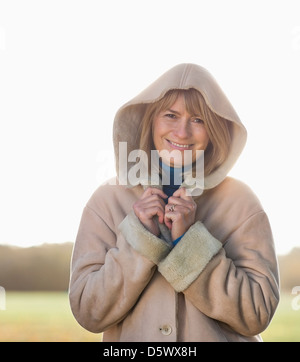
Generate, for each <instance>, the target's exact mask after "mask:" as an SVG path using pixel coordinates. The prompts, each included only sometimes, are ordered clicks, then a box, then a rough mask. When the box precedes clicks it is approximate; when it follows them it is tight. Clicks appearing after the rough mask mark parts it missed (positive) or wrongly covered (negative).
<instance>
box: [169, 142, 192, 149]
mask: <svg viewBox="0 0 300 362" xmlns="http://www.w3.org/2000/svg"><path fill="white" fill-rule="evenodd" d="M170 143H171V144H172V145H174V146H177V147H182V148H189V147H190V145H180V144H179V143H175V142H172V141H170Z"/></svg>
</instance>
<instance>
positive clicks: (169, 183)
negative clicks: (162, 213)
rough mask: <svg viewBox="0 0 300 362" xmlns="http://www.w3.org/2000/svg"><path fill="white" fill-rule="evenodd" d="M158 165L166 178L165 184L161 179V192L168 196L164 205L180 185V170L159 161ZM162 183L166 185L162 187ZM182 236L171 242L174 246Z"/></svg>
mask: <svg viewBox="0 0 300 362" xmlns="http://www.w3.org/2000/svg"><path fill="white" fill-rule="evenodd" d="M160 165H161V167H162V171H163V173H164V176H165V177H166V180H165V182H164V178H163V179H162V181H163V192H164V193H165V194H167V195H168V198H167V199H165V203H167V202H168V199H169V197H170V196H172V195H173V193H174V192H175V191H176V190H178V189H179V186H180V185H181V184H182V168H174V167H170V166H167V165H165V164H164V163H162V162H161V161H160ZM168 177H169V179H168ZM164 183H166V184H165V185H164ZM183 235H184V234H183ZM183 235H181V236H180V237H179V238H177V239H176V240H174V241H173V245H174V246H175V245H176V244H177V243H178V242H179V241H180V239H181V238H182V237H183Z"/></svg>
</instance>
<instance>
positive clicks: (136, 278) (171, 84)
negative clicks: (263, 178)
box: [69, 64, 279, 342]
mask: <svg viewBox="0 0 300 362" xmlns="http://www.w3.org/2000/svg"><path fill="white" fill-rule="evenodd" d="M188 88H195V89H197V90H198V91H200V92H201V94H202V95H203V97H204V99H205V101H206V103H207V105H208V106H209V107H210V108H211V110H213V111H214V112H215V113H217V114H218V115H220V116H222V117H223V118H226V119H227V120H229V121H231V122H233V141H232V144H231V147H230V152H229V156H228V158H227V159H226V161H225V162H224V163H223V164H222V165H221V166H220V167H219V168H218V169H216V170H215V171H214V172H213V173H211V174H210V175H209V176H208V177H206V178H205V187H204V192H203V193H202V195H201V196H198V197H195V202H196V203H197V214H196V222H195V223H194V224H193V225H192V226H191V227H190V228H189V229H188V231H187V232H186V233H185V234H184V236H183V237H182V239H181V240H180V242H179V243H178V244H177V245H176V246H175V247H173V246H172V243H171V237H170V233H169V231H168V229H167V228H166V227H163V226H160V229H161V237H160V238H158V237H156V236H154V235H153V234H151V233H150V232H149V231H148V230H147V229H145V228H144V226H143V225H142V224H141V223H140V221H139V219H138V218H137V217H136V216H135V214H134V212H133V210H132V205H133V203H134V202H135V201H137V200H138V199H139V198H140V197H141V195H142V193H143V192H144V187H143V186H141V185H138V186H134V187H128V186H124V185H116V184H110V183H108V184H106V185H102V186H100V187H99V188H98V189H97V190H96V192H95V193H94V194H93V195H92V197H91V198H90V200H89V201H88V203H87V205H86V207H85V209H84V211H83V215H82V220H81V223H80V227H79V231H78V235H77V239H76V242H75V246H74V250H73V256H72V267H71V280H70V290H69V297H70V304H71V308H72V311H73V313H74V316H75V318H76V319H77V321H78V322H79V323H80V324H81V325H82V326H83V327H84V328H86V329H88V330H90V331H92V332H96V333H97V332H104V333H103V340H104V341H151V342H155V341H161V342H163V341H168V342H173V341H183V342H186V341H189V342H192V341H260V340H261V338H260V336H259V333H260V332H262V331H263V330H264V329H265V328H266V327H267V326H268V325H269V323H270V321H271V319H272V317H273V314H274V312H275V310H276V307H277V305H278V301H279V285H278V284H279V280H278V269H277V259H276V255H275V251H274V244H273V238H272V232H271V229H270V225H269V221H268V218H267V216H266V214H265V212H264V210H263V208H262V206H261V204H260V202H259V200H258V199H257V197H256V196H255V195H254V193H253V192H252V191H251V190H250V188H249V187H248V186H246V185H245V184H244V183H242V182H240V181H237V180H235V179H233V178H230V177H228V176H227V174H228V171H229V170H230V169H231V167H232V166H233V164H234V163H235V161H236V159H237V158H238V156H239V155H240V153H241V151H242V149H243V147H244V145H245V142H246V131H245V128H244V126H243V125H242V124H241V122H240V120H239V117H238V116H237V114H236V112H235V111H234V109H233V107H232V106H231V104H230V103H229V101H228V100H227V98H226V97H225V95H224V93H223V92H222V90H221V89H220V87H219V86H218V84H217V83H216V81H215V80H214V78H213V77H212V76H211V75H210V74H209V73H208V72H207V71H206V70H205V69H203V68H202V67H200V66H198V65H194V64H180V65H178V66H176V67H174V68H172V69H171V70H169V71H167V72H166V73H165V74H163V75H162V76H161V77H160V78H159V79H158V80H157V81H155V82H154V83H153V84H151V85H150V86H149V87H148V88H147V89H145V90H144V91H143V92H142V93H140V94H139V95H138V96H137V97H135V98H134V99H133V100H131V101H130V102H128V103H127V104H125V105H124V106H123V107H121V108H120V109H119V111H118V112H117V114H116V117H115V121H114V134H113V137H114V146H115V154H116V161H117V165H118V160H119V154H118V150H119V148H118V144H119V142H121V141H123V142H127V145H128V153H129V152H130V151H131V150H134V149H138V148H139V134H138V129H139V123H140V121H141V119H142V115H143V112H144V111H145V105H146V104H147V103H150V102H153V101H155V100H158V99H160V98H161V97H162V96H163V95H164V94H165V93H166V92H167V91H168V90H169V89H188ZM128 167H130V165H129V164H128ZM117 169H118V167H117ZM183 186H186V187H188V186H187V185H183Z"/></svg>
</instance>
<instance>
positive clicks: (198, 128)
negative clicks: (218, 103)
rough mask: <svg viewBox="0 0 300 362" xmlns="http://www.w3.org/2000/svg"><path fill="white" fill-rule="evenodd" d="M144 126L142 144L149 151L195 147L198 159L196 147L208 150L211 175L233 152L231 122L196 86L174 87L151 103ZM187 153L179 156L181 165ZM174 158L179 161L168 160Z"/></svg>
mask: <svg viewBox="0 0 300 362" xmlns="http://www.w3.org/2000/svg"><path fill="white" fill-rule="evenodd" d="M151 125H152V126H151ZM141 128H142V131H141V140H140V148H141V149H143V150H145V151H146V152H147V153H148V155H149V154H150V151H151V150H152V149H156V150H158V151H161V150H168V151H172V150H174V149H175V150H180V151H184V150H192V153H193V158H192V161H193V162H194V161H195V160H196V150H203V151H204V150H205V151H206V152H205V166H204V167H205V174H207V175H208V174H209V173H210V172H211V171H213V170H214V169H215V168H216V167H218V166H219V165H220V164H221V163H222V162H223V161H224V160H225V159H226V157H227V155H228V152H229V145H230V140H231V128H232V125H231V122H228V121H227V120H226V119H224V118H222V117H219V116H217V115H216V114H215V113H214V112H212V111H211V110H210V109H209V107H207V105H206V103H205V101H204V99H203V96H202V95H201V93H200V92H198V91H197V90H196V89H194V88H190V89H184V90H171V91H169V92H167V94H166V95H165V96H164V97H163V98H162V99H161V100H159V101H158V102H154V103H151V104H150V105H149V106H148V108H147V110H146V112H145V115H144V118H143V120H142V122H141ZM150 133H151V136H150ZM183 156H184V154H183V153H182V159H180V160H177V164H178V165H179V166H181V165H183V164H184V157H183ZM149 159H150V157H149ZM170 162H171V165H173V166H176V161H175V164H174V163H173V160H171V159H170V158H169V159H168V160H165V163H167V164H170ZM149 166H150V165H149ZM149 169H150V167H149Z"/></svg>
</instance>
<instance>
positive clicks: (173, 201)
mask: <svg viewBox="0 0 300 362" xmlns="http://www.w3.org/2000/svg"><path fill="white" fill-rule="evenodd" d="M167 205H168V206H169V207H170V206H171V205H176V207H177V206H182V207H185V208H188V209H189V210H190V211H194V210H195V205H196V203H195V202H194V200H193V199H192V200H188V201H187V200H184V199H181V198H180V197H175V196H171V197H169V200H168V204H167Z"/></svg>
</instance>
